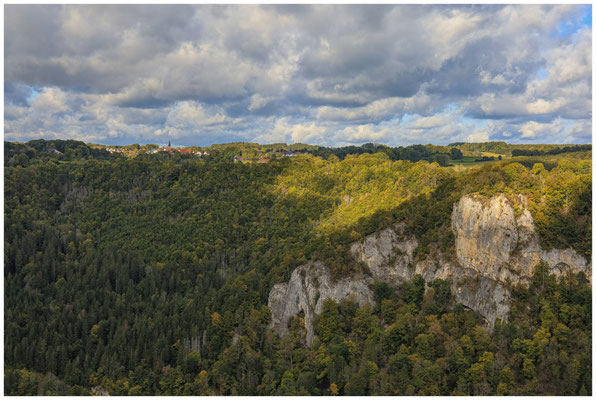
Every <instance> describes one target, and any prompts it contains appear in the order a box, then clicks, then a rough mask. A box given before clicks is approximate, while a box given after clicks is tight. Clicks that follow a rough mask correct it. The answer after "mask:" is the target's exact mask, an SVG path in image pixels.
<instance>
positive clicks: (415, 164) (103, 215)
mask: <svg viewBox="0 0 596 400" xmlns="http://www.w3.org/2000/svg"><path fill="white" fill-rule="evenodd" d="M4 145H5V149H4V151H5V153H4V155H5V158H4V159H5V165H4V177H5V178H4V179H5V181H4V190H5V191H4V202H5V203H4V210H5V211H4V213H5V214H4V224H5V225H4V248H5V254H4V265H5V268H4V280H5V287H4V289H5V290H4V293H5V294H4V296H5V297H4V304H5V309H4V318H5V320H4V322H5V332H4V352H5V360H4V362H5V394H9V395H36V394H40V395H41V394H48V395H51V394H54V395H62V394H73V395H79V394H80V395H83V394H90V393H103V392H104V391H105V392H107V393H109V394H112V395H135V394H136V395H143V394H145V395H150V394H164V395H199V394H201V395H205V394H222V395H228V394H238V395H274V394H280V395H281V394H284V395H293V394H313V395H323V394H326V395H329V394H332V395H335V394H342V395H343V394H345V395H361V394H362V395H364V394H378V395H391V394H395V395H433V394H437V395H438V394H441V395H450V394H460V395H463V394H472V395H484V394H486V395H489V394H503V395H506V394H507V395H524V394H545V395H546V394H550V395H567V394H590V393H591V392H592V386H591V385H592V382H591V370H592V366H591V324H592V321H591V317H592V314H591V286H590V283H589V281H588V279H587V277H585V276H583V275H582V274H579V275H576V276H575V275H571V274H570V275H568V276H566V277H564V278H563V279H561V280H556V279H555V278H554V277H553V276H549V275H548V272H547V271H546V269H545V268H539V269H538V270H537V272H536V275H535V276H534V277H533V279H532V284H531V285H530V286H529V287H527V288H526V287H521V286H520V287H515V288H512V289H513V292H514V296H515V303H514V305H513V307H512V310H513V311H512V312H511V315H510V317H509V320H508V321H501V322H499V323H498V324H497V326H496V327H495V329H494V331H493V332H490V333H489V331H488V330H487V329H486V328H485V327H484V325H483V321H482V318H481V317H480V316H479V315H477V314H475V313H474V312H473V311H470V310H467V309H465V308H464V307H462V306H461V305H458V304H456V303H455V302H454V301H453V298H452V296H451V293H450V289H449V287H450V286H449V283H448V282H445V281H439V280H437V281H434V282H424V280H423V279H422V278H417V279H415V280H414V281H413V282H410V283H404V284H403V285H401V287H399V288H398V289H393V288H390V287H389V286H387V285H386V284H383V283H378V284H377V285H376V287H375V293H376V296H377V305H376V306H375V307H370V306H364V307H358V305H357V304H356V303H355V302H353V301H349V300H345V301H342V302H341V303H340V304H337V303H334V302H332V301H328V302H327V303H326V304H325V309H324V312H323V313H322V314H321V315H320V316H319V317H318V319H317V321H316V324H315V328H316V331H317V334H318V338H317V339H316V340H315V343H314V344H313V345H312V346H311V347H306V346H305V344H304V343H305V341H304V335H305V331H304V321H302V320H301V319H300V318H299V317H296V318H294V320H293V321H292V322H291V329H290V333H289V334H288V335H286V336H284V337H282V338H279V337H277V336H276V335H274V334H273V333H272V332H271V331H270V330H269V329H268V328H267V327H268V325H269V322H270V318H271V316H270V312H269V310H268V308H267V307H266V304H267V297H268V295H269V290H270V289H271V287H272V285H273V284H274V283H278V282H283V281H287V280H288V278H289V276H290V274H291V272H292V271H293V270H294V269H295V268H296V267H297V266H298V265H300V264H303V263H304V262H306V261H308V260H323V261H324V262H325V263H326V264H327V265H328V266H329V267H330V268H331V271H332V276H333V277H334V279H337V278H340V277H342V276H346V275H349V274H352V273H354V272H356V271H359V270H360V269H361V268H362V266H361V265H360V264H359V263H357V262H356V261H355V260H353V259H352V258H351V256H350V254H349V252H348V250H347V249H348V245H349V244H350V243H351V242H353V241H355V240H358V239H360V238H362V237H364V236H366V235H368V234H371V233H373V232H376V231H378V230H379V229H382V228H384V227H386V226H389V225H390V224H393V223H395V222H397V221H403V222H405V223H406V226H407V229H408V231H409V232H410V233H412V234H414V235H416V237H417V238H418V241H419V243H420V246H419V247H418V249H417V253H416V257H417V258H419V259H423V258H424V257H425V256H426V254H427V253H428V252H429V251H431V250H432V249H433V248H440V249H441V250H442V251H444V252H446V253H448V252H449V251H453V250H452V247H453V246H452V245H453V241H454V238H453V234H452V232H451V229H450V215H451V210H452V207H453V203H454V202H455V201H457V200H458V199H459V198H460V197H461V196H462V195H464V194H469V193H479V194H483V195H487V196H488V195H492V194H496V193H504V194H505V195H507V196H511V198H512V199H513V198H514V196H513V195H515V194H518V193H522V194H525V195H526V197H527V198H528V207H529V209H530V211H531V213H532V216H533V217H534V221H535V223H536V228H537V230H538V233H539V235H540V240H541V245H542V246H543V247H544V248H566V247H573V248H574V249H576V250H577V251H578V252H580V253H581V254H582V255H584V256H585V257H591V245H592V243H591V236H592V235H591V229H592V227H591V215H592V200H591V195H592V192H591V187H592V178H591V174H592V164H591V151H589V149H583V150H582V151H578V152H572V153H561V154H554V153H548V154H547V152H548V151H550V150H552V149H551V148H544V149H541V148H539V149H537V150H541V151H543V152H541V153H537V154H534V153H532V154H528V156H527V157H515V158H510V159H506V160H502V161H500V162H495V163H491V164H489V165H477V166H475V167H474V168H467V169H463V170H461V169H455V168H453V167H445V165H448V160H445V159H443V160H440V159H437V156H438V155H441V154H444V155H445V156H447V153H449V154H450V156H449V157H455V158H457V157H460V156H461V151H464V150H465V146H466V145H467V144H457V145H456V146H455V145H454V146H451V147H447V146H445V147H443V146H419V147H416V146H410V147H408V148H387V147H386V146H384V147H383V146H380V145H373V147H371V146H368V147H365V146H362V148H364V149H365V150H370V151H359V150H354V149H352V150H350V149H347V150H345V152H344V150H341V151H340V150H337V152H338V153H337V154H336V153H335V152H334V151H332V150H329V149H328V148H327V149H325V148H318V147H317V148H315V147H299V148H300V149H307V150H308V151H309V152H311V153H313V154H302V155H300V156H299V157H295V158H291V159H290V158H283V159H276V160H272V161H271V162H270V163H267V164H257V163H253V164H248V163H234V162H233V158H234V156H235V155H236V154H238V151H242V150H243V149H244V147H242V146H243V145H242V144H237V145H234V146H235V147H234V146H220V147H219V148H217V149H216V148H215V147H214V148H213V149H212V150H213V151H212V152H211V154H210V155H209V156H208V157H204V158H201V159H197V158H193V157H192V156H190V155H185V154H161V153H160V154H142V155H139V156H137V157H134V158H126V157H123V156H121V155H118V154H110V153H108V152H107V151H105V150H101V149H94V148H91V147H90V146H88V145H86V144H84V143H82V142H76V141H60V140H55V141H43V140H39V141H32V142H29V143H27V144H20V143H9V142H5V144H4ZM271 146H272V148H275V149H278V148H279V149H283V147H282V146H281V145H271ZM284 146H285V145H284ZM374 146H376V147H374ZM344 149H345V148H344ZM452 149H456V150H461V151H459V153H458V152H457V151H453V150H452ZM466 151H468V150H466ZM482 151H492V152H495V153H498V151H495V150H494V149H492V150H482ZM499 154H500V153H499ZM439 158H440V157H439ZM444 161H447V162H444ZM478 164H482V163H478ZM426 285H427V286H428V288H427V289H426V291H425V286H426Z"/></svg>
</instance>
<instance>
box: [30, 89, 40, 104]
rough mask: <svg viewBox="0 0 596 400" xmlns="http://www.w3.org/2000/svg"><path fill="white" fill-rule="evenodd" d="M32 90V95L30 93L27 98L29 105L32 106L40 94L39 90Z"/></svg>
mask: <svg viewBox="0 0 596 400" xmlns="http://www.w3.org/2000/svg"><path fill="white" fill-rule="evenodd" d="M30 89H31V93H29V96H28V97H27V102H28V103H29V104H31V102H32V101H33V100H35V98H36V97H37V94H38V93H39V92H38V91H37V90H35V88H30Z"/></svg>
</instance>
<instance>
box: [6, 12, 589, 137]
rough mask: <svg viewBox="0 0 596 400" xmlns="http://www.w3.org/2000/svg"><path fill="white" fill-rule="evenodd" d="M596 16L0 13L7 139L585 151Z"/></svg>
mask: <svg viewBox="0 0 596 400" xmlns="http://www.w3.org/2000/svg"><path fill="white" fill-rule="evenodd" d="M591 11H592V10H591V6H585V5H583V6H581V5H580V6H574V5H521V6H520V5H506V6H501V5H482V6H458V5H437V6H432V5H299V6H290V5H282V6H274V5H263V6H256V5H175V6H174V5H62V6H59V5H7V6H6V8H5V12H6V21H5V22H6V23H5V132H6V137H7V138H14V139H26V138H28V137H39V135H48V137H71V136H72V137H75V138H76V137H79V138H82V137H93V138H95V139H94V140H103V141H105V142H107V143H112V142H114V143H116V142H118V143H124V142H126V141H140V142H152V141H163V140H164V138H166V137H168V136H171V137H175V138H177V139H179V140H184V141H187V142H188V143H191V144H192V143H195V142H196V143H201V144H209V143H213V142H217V141H220V140H257V139H258V140H261V141H313V142H316V143H321V144H328V145H339V144H341V143H359V142H361V141H380V142H384V143H388V144H393V145H399V144H406V143H412V142H418V143H420V142H425V141H426V142H433V143H439V142H440V143H448V142H451V141H456V139H457V140H485V139H491V140H492V139H495V140H496V139H500V140H503V139H506V140H509V141H516V140H517V141H524V140H526V141H549V142H553V141H554V142H556V141H561V142H565V143H568V142H573V141H582V142H586V141H588V142H589V141H591V127H592V122H591V118H592V112H591V110H592V102H591V98H592V79H591V76H592V50H591V49H592V27H591V23H589V24H586V22H585V21H586V19H585V18H584V17H585V16H586V15H589V14H591ZM561 27H564V28H565V29H562V28H561ZM556 121H559V122H556ZM535 124H541V125H535ZM542 125H544V126H548V128H539V126H542ZM557 129H559V131H557Z"/></svg>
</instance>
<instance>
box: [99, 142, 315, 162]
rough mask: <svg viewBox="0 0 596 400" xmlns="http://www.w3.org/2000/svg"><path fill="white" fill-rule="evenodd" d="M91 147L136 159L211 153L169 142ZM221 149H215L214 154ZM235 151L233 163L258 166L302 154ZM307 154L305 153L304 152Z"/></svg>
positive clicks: (251, 149) (249, 150)
mask: <svg viewBox="0 0 596 400" xmlns="http://www.w3.org/2000/svg"><path fill="white" fill-rule="evenodd" d="M91 147H93V148H95V149H103V150H106V151H108V152H110V153H117V154H122V155H123V156H126V157H136V156H138V155H141V154H158V153H170V154H188V155H192V156H195V157H206V156H209V155H210V154H211V153H210V151H209V150H206V149H204V148H201V147H196V146H192V147H176V146H172V144H171V143H170V142H168V145H167V146H162V147H160V146H159V145H157V144H146V145H139V144H131V145H126V146H118V145H102V144H92V145H91ZM219 150H221V149H216V152H217V151H219ZM235 150H236V151H238V150H239V152H238V153H236V154H238V155H236V156H234V162H235V163H237V162H242V163H259V164H266V163H269V162H270V161H271V160H274V159H279V158H284V157H296V156H298V155H301V154H303V152H301V151H293V150H287V151H284V150H279V149H272V148H269V149H255V148H244V149H235ZM305 152H307V151H305Z"/></svg>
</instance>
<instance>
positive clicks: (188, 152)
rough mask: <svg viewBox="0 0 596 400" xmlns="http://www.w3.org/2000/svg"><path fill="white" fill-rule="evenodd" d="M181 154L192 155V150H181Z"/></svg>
mask: <svg viewBox="0 0 596 400" xmlns="http://www.w3.org/2000/svg"><path fill="white" fill-rule="evenodd" d="M180 153H182V154H190V149H180Z"/></svg>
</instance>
